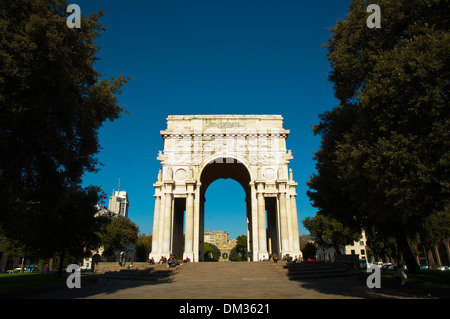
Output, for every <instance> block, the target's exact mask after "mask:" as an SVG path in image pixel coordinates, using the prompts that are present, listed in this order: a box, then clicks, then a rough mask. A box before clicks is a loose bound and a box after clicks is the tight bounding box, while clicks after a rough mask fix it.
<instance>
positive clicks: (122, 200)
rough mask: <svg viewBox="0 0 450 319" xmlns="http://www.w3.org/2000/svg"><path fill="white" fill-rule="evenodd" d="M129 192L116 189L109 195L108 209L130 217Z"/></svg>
mask: <svg viewBox="0 0 450 319" xmlns="http://www.w3.org/2000/svg"><path fill="white" fill-rule="evenodd" d="M129 206H130V203H129V201H128V194H127V192H126V191H115V192H113V194H112V195H111V196H110V197H109V204H108V210H110V211H111V212H113V213H116V214H117V215H118V216H122V217H128V207H129Z"/></svg>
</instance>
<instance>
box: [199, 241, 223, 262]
mask: <svg viewBox="0 0 450 319" xmlns="http://www.w3.org/2000/svg"><path fill="white" fill-rule="evenodd" d="M203 256H204V257H205V259H204V260H205V261H218V260H219V258H220V250H219V248H217V246H216V245H214V244H210V243H204V248H203Z"/></svg>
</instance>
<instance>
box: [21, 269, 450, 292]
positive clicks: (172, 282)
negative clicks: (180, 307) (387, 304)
mask: <svg viewBox="0 0 450 319" xmlns="http://www.w3.org/2000/svg"><path fill="white" fill-rule="evenodd" d="M151 267H152V271H163V270H165V269H167V268H166V266H165V265H152V266H151ZM446 292H447V293H448V291H444V292H443V293H442V292H441V295H436V294H435V293H434V292H433V293H432V294H431V295H429V294H430V291H427V290H422V289H393V288H392V285H391V282H390V281H389V280H387V281H386V280H384V281H382V284H381V288H380V289H369V288H367V286H366V283H365V280H362V279H361V278H360V277H358V276H341V277H337V278H323V279H322V278H319V279H317V280H316V279H311V280H291V279H289V277H288V276H287V274H286V272H284V270H283V265H282V264H271V263H267V262H249V263H246V262H241V263H230V262H228V263H226V262H223V263H187V264H183V265H181V266H179V267H177V268H176V269H175V270H174V271H173V272H172V273H171V275H170V276H167V277H165V278H164V280H133V279H132V278H131V279H128V280H123V279H117V278H113V277H109V278H105V277H102V276H101V275H100V276H99V277H98V280H97V282H96V283H91V284H86V285H83V286H82V287H81V288H80V289H68V288H63V289H59V290H57V291H53V292H47V293H39V294H36V295H33V296H29V298H38V299H72V298H88V299H366V298H369V299H373V298H389V299H391V298H392V299H398V298H420V299H424V298H425V299H429V298H442V297H444V298H445V297H446V298H448V295H446Z"/></svg>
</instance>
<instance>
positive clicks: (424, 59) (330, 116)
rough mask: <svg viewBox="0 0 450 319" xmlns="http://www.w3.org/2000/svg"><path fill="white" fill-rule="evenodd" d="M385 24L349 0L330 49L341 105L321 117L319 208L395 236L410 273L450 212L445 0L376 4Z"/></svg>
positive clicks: (314, 195) (316, 180) (315, 186)
mask: <svg viewBox="0 0 450 319" xmlns="http://www.w3.org/2000/svg"><path fill="white" fill-rule="evenodd" d="M379 5H380V8H381V12H382V27H381V28H380V29H369V28H368V27H367V26H366V23H365V22H366V19H367V16H368V14H367V12H366V9H367V2H366V1H362V0H355V1H352V3H351V5H350V11H349V14H348V15H347V17H346V20H340V21H339V22H338V23H337V25H336V26H335V27H334V28H332V29H331V32H332V35H331V37H330V39H329V42H328V44H327V45H326V47H327V49H328V58H329V61H330V63H331V67H332V70H331V72H330V74H329V79H330V81H331V82H332V83H333V85H334V90H335V95H336V97H337V98H338V100H339V106H337V107H335V108H334V109H333V110H332V111H329V112H325V113H324V114H322V115H321V116H320V120H321V122H320V124H319V125H317V126H315V127H314V132H315V134H318V135H321V136H322V144H321V149H320V150H319V151H318V152H317V153H316V154H315V159H316V160H317V162H318V164H317V168H318V174H316V175H313V176H312V177H311V180H310V182H309V183H308V185H309V187H310V192H309V193H308V194H309V195H310V198H311V199H312V200H313V202H314V204H315V206H316V207H319V208H320V209H319V211H323V212H325V214H327V215H329V216H332V217H334V218H336V219H338V220H339V221H341V222H342V223H344V224H347V223H348V224H349V225H351V227H353V225H355V226H359V227H361V228H370V227H375V229H376V231H377V232H378V233H382V234H383V235H384V236H386V238H387V237H394V238H395V240H396V245H397V248H398V250H399V252H400V253H401V254H402V255H403V257H404V258H405V261H406V263H407V265H408V269H409V270H410V271H413V272H414V271H418V264H417V262H416V260H415V256H414V247H412V246H411V244H412V241H413V240H414V239H415V238H416V237H417V235H418V234H419V233H420V232H421V231H422V230H423V228H424V225H425V221H426V220H428V217H429V216H430V215H432V214H437V213H444V214H448V212H449V209H448V207H449V202H450V201H449V193H450V183H449V181H450V165H449V163H450V116H449V112H450V108H449V107H448V105H449V101H448V93H449V87H450V86H449V82H448V79H449V78H450V68H449V67H448V66H449V60H448V52H449V49H450V42H449V40H450V32H449V30H450V25H449V18H448V15H446V14H445V13H444V12H445V8H446V7H447V5H448V4H446V1H433V0H425V1H422V0H420V1H419V0H414V1H406V0H401V1H394V2H393V1H387V0H385V1H379Z"/></svg>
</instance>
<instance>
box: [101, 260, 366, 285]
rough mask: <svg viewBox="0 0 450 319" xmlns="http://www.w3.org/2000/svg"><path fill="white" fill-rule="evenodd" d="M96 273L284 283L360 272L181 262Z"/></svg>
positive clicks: (325, 266)
mask: <svg viewBox="0 0 450 319" xmlns="http://www.w3.org/2000/svg"><path fill="white" fill-rule="evenodd" d="M96 273H97V274H98V275H100V276H101V277H102V278H107V279H124V280H125V279H129V280H139V281H159V282H182V283H187V284H188V283H190V282H191V283H192V282H195V283H202V282H203V283H213V282H228V283H231V282H242V281H246V282H248V283H249V284H250V283H251V282H264V281H267V280H270V282H271V283H273V282H286V280H287V279H289V280H299V281H302V280H318V279H323V278H337V277H350V276H356V275H360V274H361V272H360V271H356V270H353V269H349V268H347V267H345V266H343V265H341V264H335V263H321V262H303V263H300V264H287V263H284V262H279V263H276V264H274V263H270V262H202V263H184V264H182V265H180V266H176V267H175V268H167V265H148V264H147V263H133V267H131V268H130V269H128V266H127V265H125V266H124V267H121V266H119V265H118V264H117V263H98V265H97V267H96Z"/></svg>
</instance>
